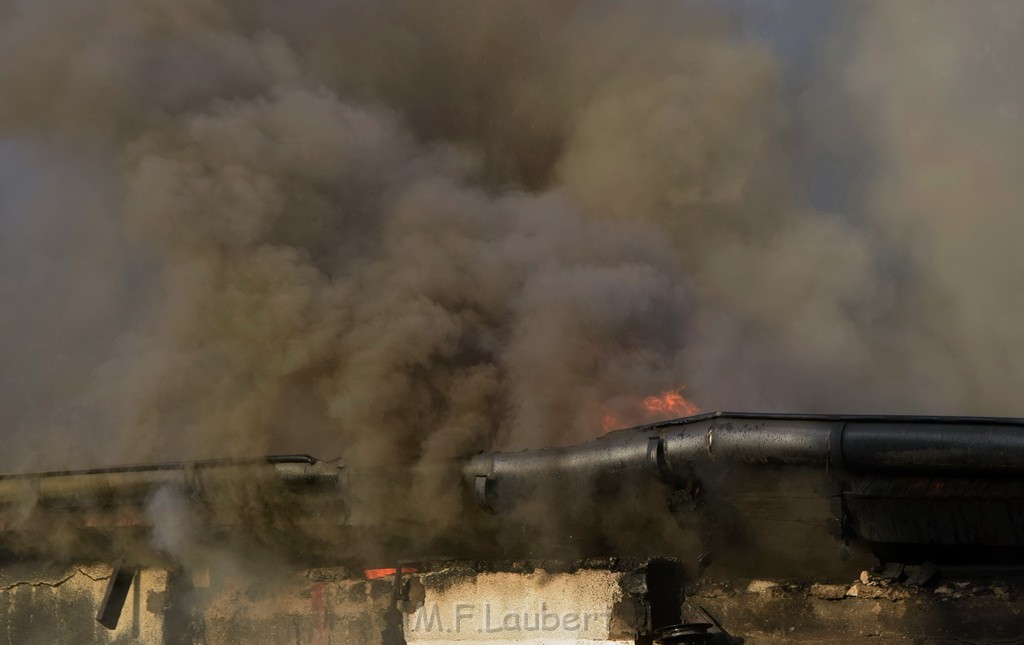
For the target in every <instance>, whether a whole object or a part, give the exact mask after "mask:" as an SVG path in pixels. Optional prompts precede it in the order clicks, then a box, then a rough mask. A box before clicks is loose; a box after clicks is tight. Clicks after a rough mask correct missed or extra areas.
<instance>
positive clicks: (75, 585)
mask: <svg viewBox="0 0 1024 645" xmlns="http://www.w3.org/2000/svg"><path fill="white" fill-rule="evenodd" d="M112 574H113V568H112V567H110V566H109V565H98V564H97V565H84V564H83V565H51V564H44V563H33V562H19V563H10V564H6V565H3V566H0V612H2V614H3V624H2V626H0V644H2V643H18V644H19V645H20V644H25V643H27V644H29V645H32V644H36V643H39V644H42V643H68V644H72V643H73V644H76V645H77V644H80V643H96V644H101V643H102V644H106V643H196V642H202V643H207V644H210V645H214V644H219V643H225V644H226V643H244V642H260V643H266V644H275V645H276V644H281V645H285V644H287V645H293V644H309V643H319V644H326V643H335V644H337V643H342V644H349V643H360V644H366V645H377V644H380V643H384V644H385V645H391V643H406V644H407V645H455V644H463V643H478V644H480V645H507V644H511V643H521V644H527V645H541V644H542V643H543V644H546V645H560V644H563V643H572V644H574V645H598V644H605V645H608V644H611V645H632V644H633V643H650V642H651V639H650V637H649V636H648V637H646V639H645V637H641V636H639V635H640V634H641V633H642V632H644V631H645V630H648V629H649V627H650V621H651V617H652V615H653V612H654V611H655V605H654V604H652V602H651V600H652V598H655V597H657V596H659V595H663V594H664V589H662V588H660V587H658V586H656V585H654V584H652V580H653V578H652V577H651V576H650V575H649V574H650V571H649V570H648V569H645V568H644V567H643V566H640V567H632V568H631V567H622V566H619V567H616V566H604V567H601V566H596V565H595V566H571V567H563V568H559V567H558V566H557V565H556V566H546V565H542V564H537V565H529V566H526V565H520V566H512V567H507V568H504V569H501V568H498V569H495V568H486V569H481V568H480V567H479V566H475V565H473V564H472V563H457V564H452V563H438V564H435V565H426V566H424V565H422V564H421V565H419V566H418V570H417V571H415V572H412V571H410V572H409V573H406V574H403V577H402V579H401V580H400V581H399V582H398V584H396V581H395V576H393V575H392V576H387V577H383V578H380V579H373V580H367V579H366V578H365V577H364V575H363V572H357V573H354V572H351V571H347V570H345V569H342V568H336V567H328V568H319V569H306V570H301V571H291V572H285V573H283V574H282V573H279V572H274V573H271V572H244V571H199V572H192V573H189V574H183V573H180V572H167V571H164V570H161V569H142V570H140V571H138V572H137V573H136V574H135V576H134V578H133V579H132V584H131V588H130V589H129V591H128V594H127V597H126V600H125V603H124V608H123V612H122V613H121V615H120V620H119V621H118V623H117V626H116V628H115V629H113V630H107V629H105V628H104V627H102V626H100V625H99V624H98V623H97V622H96V613H97V607H98V606H99V605H100V603H101V601H102V599H103V595H104V592H105V589H106V588H107V585H108V583H109V580H110V577H111V575H112ZM680 591H682V593H683V594H685V601H686V602H687V603H689V605H692V606H694V607H699V608H701V609H702V610H703V611H705V612H706V613H707V614H708V615H710V616H713V617H714V619H716V620H717V621H718V623H719V624H720V625H721V627H722V628H724V629H725V630H726V631H727V632H728V634H729V635H731V636H732V637H735V638H736V639H742V642H744V643H747V644H748V645H749V644H767V645H775V644H782V643H805V644H808V645H817V644H821V645H824V644H826V643H827V644H832V643H859V642H863V643H871V644H872V645H875V644H879V645H888V644H889V643H902V644H905V643H930V644H931V643H951V644H952V643H957V644H962V643H979V644H981V643H992V644H995V643H1003V644H1005V643H1020V642H1024V583H1022V582H1021V581H1019V580H991V579H981V578H952V577H948V578H942V577H939V576H935V577H933V578H931V579H929V580H928V581H927V586H915V585H913V584H908V579H907V578H906V577H905V576H902V577H901V579H899V581H897V580H895V579H887V578H885V577H883V576H880V575H876V574H868V573H864V574H862V576H861V578H860V579H857V580H851V581H848V582H833V581H814V580H803V581H794V580H778V579H762V580H737V579H731V580H729V581H711V580H699V581H690V582H688V583H686V584H685V585H683V586H682V588H681V589H680ZM392 637H394V638H395V640H391V641H389V640H387V639H388V638H392ZM716 642H717V641H716ZM733 642H740V641H739V640H734V641H733Z"/></svg>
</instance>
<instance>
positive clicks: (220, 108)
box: [0, 0, 1024, 515]
mask: <svg viewBox="0 0 1024 645" xmlns="http://www.w3.org/2000/svg"><path fill="white" fill-rule="evenodd" d="M1021 13H1022V12H1021V10H1020V9H1018V8H1017V5H1016V4H1013V3H1010V2H1006V3H997V2H992V3H971V4H970V5H967V4H955V3H931V2H929V3H900V4H899V5H898V6H896V4H895V3H877V4H871V5H864V6H860V7H857V8H856V10H850V11H849V15H848V16H847V18H848V19H849V24H850V25H852V26H851V27H850V30H849V31H848V32H847V33H845V34H844V40H843V41H842V42H843V44H842V46H841V47H838V49H839V50H841V51H833V52H832V56H833V57H834V58H835V60H833V59H828V60H827V61H826V62H824V63H823V64H822V71H821V77H822V79H827V80H828V82H829V83H831V87H833V88H834V87H836V86H837V85H841V86H842V90H841V91H839V90H833V91H835V92H839V94H841V96H842V97H843V98H844V99H845V100H848V101H849V102H850V103H851V104H852V105H854V106H855V107H853V108H848V109H846V110H844V111H841V112H839V113H837V112H834V111H826V110H823V109H818V110H816V107H820V106H822V105H825V106H827V105H828V104H829V101H827V100H821V97H819V96H816V94H815V91H808V92H807V96H805V97H802V102H801V103H800V104H801V105H802V106H805V108H806V109H805V110H804V112H800V111H794V109H792V108H793V102H792V101H791V100H790V98H789V97H788V96H787V95H786V93H785V92H784V90H783V87H782V84H781V83H780V74H781V72H780V69H779V64H778V63H777V61H776V59H775V57H774V56H773V54H772V53H771V51H770V50H769V49H767V48H766V47H764V46H760V45H758V44H756V43H754V42H752V41H751V40H750V39H748V38H744V37H743V36H742V35H741V34H740V33H739V31H738V28H737V25H735V24H734V21H732V20H730V19H728V18H724V17H722V16H721V15H719V14H718V13H717V12H715V11H713V10H712V9H711V8H709V6H708V3H643V5H642V6H636V5H635V4H625V3H597V4H594V3H585V4H584V3H577V2H569V1H561V2H549V1H546V2H539V1H538V2H519V3H514V4H507V3H502V4H498V3H479V2H469V1H468V0H466V1H461V0H460V1H456V2H448V3H443V4H436V3H429V4H427V3H413V2H397V1H390V0H385V1H378V2H372V3H368V2H321V1H318V0H309V1H302V2H293V3H281V2H269V1H262V0H255V1H253V0H246V1H245V2H241V1H239V2H232V1H227V0H222V1H215V0H188V1H185V2H174V3H169V2H161V1H157V0H151V1H146V2H134V3H126V2H110V1H107V0H104V1H98V0H76V1H75V2H65V1H62V0H43V1H37V2H28V3H14V4H12V3H8V4H7V6H6V7H5V8H4V9H3V10H2V12H0V16H2V19H0V96H2V97H3V100H2V101H0V136H2V137H5V138H7V139H8V140H11V141H15V142H17V145H18V146H19V148H18V150H19V151H20V152H18V154H19V155H20V158H22V159H24V160H26V161H30V160H34V161H35V162H36V163H37V164H38V165H40V166H42V167H45V168H47V171H46V172H44V173H40V176H39V178H38V181H39V183H40V187H39V188H38V190H37V191H35V193H34V194H36V195H37V196H36V197H34V198H33V199H28V200H22V202H23V203H22V202H19V203H18V204H17V211H18V214H19V216H18V217H17V218H8V219H9V220H10V221H6V220H5V221H4V222H3V225H4V226H5V227H6V228H7V229H8V230H9V231H10V232H5V237H6V239H5V241H4V242H3V246H2V249H3V251H4V256H3V257H2V258H0V267H2V271H3V284H2V291H0V294H2V295H3V297H4V298H5V299H7V301H8V302H9V303H11V305H10V307H5V312H4V314H5V315H4V316H3V317H2V318H0V332H2V334H3V336H2V338H0V343H2V345H0V347H2V348H3V351H4V352H5V354H4V362H5V364H4V367H3V368H2V371H0V376H2V377H3V381H2V383H3V384H4V387H5V392H4V398H3V399H2V400H0V412H2V413H3V414H4V415H5V417H6V419H7V420H6V422H5V437H7V438H9V439H10V442H11V446H12V447H13V448H12V450H11V451H10V452H8V454H7V455H6V459H7V460H8V461H7V463H8V467H23V466H36V467H38V466H45V467H55V466H67V465H76V466H82V465H92V464H96V463H101V462H105V463H110V462H123V461H146V460H165V459H172V458H194V457H202V456H236V455H254V454H263V453H266V452H275V451H277V452H279V451H302V452H313V453H317V454H318V455H320V456H325V457H333V456H336V455H340V456H342V457H344V458H345V460H346V461H347V462H349V463H351V464H354V465H357V466H358V467H360V468H366V469H379V471H380V472H385V469H386V468H388V467H390V466H398V465H408V464H420V471H421V474H423V477H422V479H423V481H422V482H419V484H418V485H417V486H414V487H412V490H414V491H416V494H415V495H414V496H413V497H414V500H413V502H414V503H415V504H419V503H422V502H424V501H429V502H430V503H431V504H437V505H439V506H441V508H442V515H443V514H444V512H443V509H454V508H456V507H457V506H458V499H457V496H458V494H459V493H458V489H457V487H454V486H447V485H446V483H447V482H448V481H449V480H448V479H446V478H447V477H451V476H452V475H451V473H448V474H446V475H444V476H442V477H440V478H439V477H438V476H437V475H436V473H437V472H438V471H437V470H436V469H435V468H434V466H433V464H435V463H437V462H442V461H444V460H445V459H447V458H451V457H456V456H461V455H465V454H469V453H472V452H474V451H477V450H481V449H512V448H520V447H526V446H532V447H536V446H541V445H550V444H566V443H572V442H576V441H580V440H584V439H587V438H590V437H593V436H595V435H596V434H598V433H600V431H601V419H602V415H603V413H604V412H605V411H609V410H611V411H614V412H615V413H616V415H619V416H625V417H628V414H629V412H630V410H631V406H636V404H637V402H638V401H640V400H641V399H642V398H643V397H644V396H646V395H649V394H652V393H657V392H661V391H664V390H667V389H672V388H677V387H680V386H682V385H684V384H685V385H686V386H687V394H688V395H689V396H691V397H692V398H694V399H695V400H696V401H697V402H698V403H699V404H701V405H702V406H703V407H704V408H706V409H715V408H719V409H721V408H732V409H761V410H768V411H771V410H790V411H865V412H870V411H888V412H959V413H999V414H1019V413H1020V408H1019V406H1018V405H1017V404H1016V399H1015V398H1014V394H1015V392H1016V391H1018V390H1019V389H1020V386H1021V385H1024V367H1021V365H1024V362H1022V361H1020V360H1017V359H1018V358H1019V356H1020V355H1021V353H1022V350H1024V337H1022V332H1021V331H1020V330H1019V325H1017V324H1016V320H1017V319H1018V318H1019V317H1020V316H1019V315H1018V314H1020V313H1024V312H1021V311H1020V309H1021V306H1022V305H1021V302H1024V301H1022V300H1020V299H1019V298H1017V293H1016V291H1017V283H1018V282H1019V279H1018V276H1019V275H1020V269H1021V268H1022V267H1019V266H1018V265H1019V264H1020V263H1021V262H1022V260H1020V257H1021V256H1020V254H1018V253H1015V248H1014V245H1015V244H1016V240H1017V239H1018V237H1019V235H1015V233H1017V232H1018V229H1019V228H1020V226H1021V224H1020V221H1021V220H1020V217H1019V215H1017V214H1016V209H1019V195H1020V189H1019V188H1017V187H1016V186H1015V185H1014V184H1015V182H1014V179H1015V178H1016V177H1017V176H1019V174H1020V173H1019V170H1021V162H1022V158H1021V150H1020V146H1019V144H1018V141H1017V139H1016V138H1014V137H1013V136H1012V135H1013V134H1014V133H1017V132H1019V126H1020V119H1021V116H1020V110H1019V107H1018V105H1019V103H1020V100H1019V99H1020V98H1021V94H1020V90H1021V85H1020V82H1019V80H1018V77H1019V74H1014V70H1013V69H1012V68H1011V65H1012V64H1013V61H1015V60H1018V59H1019V57H1018V56H1016V55H1015V54H1016V53H1017V50H1018V49H1019V47H1018V43H1019V42H1020V40H1019V38H1017V36H1019V28H1020V25H1021V22H1022V15H1021ZM837 79H838V80H837ZM823 82H824V81H823ZM993 88H998V89H993ZM826 94H827V92H826ZM833 101H834V97H833ZM794 115H796V116H794ZM851 115H853V116H851ZM797 118H799V119H804V120H806V121H809V122H811V123H813V124H815V127H817V128H818V129H817V130H816V132H818V133H820V135H821V136H823V137H825V136H833V137H835V140H836V141H843V140H844V136H843V135H839V134H837V133H840V132H842V133H844V134H845V136H846V137H849V136H850V135H849V133H850V132H854V131H855V132H859V133H863V134H864V136H865V137H866V138H867V139H868V140H869V141H871V142H872V150H873V154H874V157H873V158H872V160H871V164H870V166H867V167H866V170H865V175H866V177H865V178H864V180H863V182H862V184H863V186H861V185H860V184H858V189H863V192H862V194H860V196H859V198H858V199H857V200H854V201H856V202H857V209H855V210H856V212H851V213H847V214H831V213H821V212H816V211H814V210H813V209H812V208H811V207H810V206H809V205H808V203H807V200H806V199H804V198H803V197H802V191H801V190H799V189H798V186H799V177H797V176H794V172H793V168H794V167H796V164H795V163H794V158H795V157H794V154H795V152H794V150H793V146H794V140H795V139H794V136H793V132H794V129H795V128H797V127H802V126H801V124H799V123H796V122H794V120H795V119H797ZM836 121H839V122H836ZM8 208H9V209H13V208H14V207H13V206H10V205H9V206H8ZM55 260H59V261H55ZM441 472H445V473H447V471H444V470H442V471H441ZM403 490H405V489H404V488H403ZM386 492H387V489H386V488H384V487H379V486H376V485H375V486H370V487H368V490H367V491H364V494H365V495H366V496H367V497H368V499H369V500H370V501H372V500H373V499H374V498H377V497H378V496H382V495H385V494H386Z"/></svg>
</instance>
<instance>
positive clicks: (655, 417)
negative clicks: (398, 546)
mask: <svg viewBox="0 0 1024 645" xmlns="http://www.w3.org/2000/svg"><path fill="white" fill-rule="evenodd" d="M685 389H686V386H683V387H679V388H676V389H674V390H666V391H664V392H662V393H661V394H658V395H657V396H648V397H645V398H644V399H643V400H641V401H639V402H634V403H632V404H630V405H627V406H625V407H623V406H616V408H615V412H612V411H610V410H604V411H603V413H602V416H601V428H602V429H603V430H604V431H605V432H610V431H612V430H615V429H617V428H624V427H627V426H630V425H636V424H638V423H650V422H652V421H660V420H662V419H669V418H675V417H688V416H691V415H694V414H700V408H699V407H697V405H696V404H695V403H693V401H690V400H689V399H687V398H686V397H685V396H683V390H685Z"/></svg>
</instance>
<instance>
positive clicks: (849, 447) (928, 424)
mask: <svg viewBox="0 0 1024 645" xmlns="http://www.w3.org/2000/svg"><path fill="white" fill-rule="evenodd" d="M714 464H723V465H724V464H742V465H750V466H773V465H775V466H804V467H821V468H823V469H825V468H828V469H833V470H841V471H846V472H852V473H860V474H888V475H907V474H935V475H941V476H946V477H951V476H975V475H982V476H987V477H1014V476H1021V475H1024V419H1011V418H999V417H936V416H882V415H878V416H875V415H781V414H774V415H773V414H750V413H736V412H713V413H708V414H701V415H697V416H692V417H687V418H682V419H675V420H672V421H666V422H659V423H655V424H650V425H645V426H638V427H635V428H629V429H625V430H619V431H615V432H612V433H609V434H607V435H605V436H603V437H601V438H599V439H596V440H594V441H590V442H587V443H584V444H581V445H578V446H571V447H565V448H549V449H541V450H529V451H522V452H514V453H503V452H492V453H482V454H478V455H476V456H474V457H472V458H471V459H470V460H469V461H468V462H467V464H466V465H465V467H464V469H463V475H464V478H465V480H466V482H467V484H468V485H469V486H471V487H472V489H473V490H474V491H475V493H476V497H477V501H478V503H479V504H480V505H481V506H483V507H484V508H488V509H492V510H493V509H494V508H495V499H496V498H498V497H500V498H504V499H506V500H507V499H509V498H514V497H519V496H520V495H529V494H531V493H532V492H534V491H536V488H537V486H538V485H571V484H573V483H579V482H584V481H592V480H594V479H595V478H599V477H603V478H608V477H613V478H614V477H620V478H624V479H637V478H640V479H658V480H662V481H666V482H672V481H685V480H687V479H690V478H691V475H692V468H693V467H695V466H703V465H714Z"/></svg>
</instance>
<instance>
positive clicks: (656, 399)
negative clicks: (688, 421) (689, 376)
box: [643, 388, 700, 417]
mask: <svg viewBox="0 0 1024 645" xmlns="http://www.w3.org/2000/svg"><path fill="white" fill-rule="evenodd" d="M684 389H686V388H679V389H678V390H669V391H667V392H663V393H662V394H661V395H660V396H649V397H647V398H646V399H644V403H643V405H644V409H645V410H647V411H648V412H650V413H652V414H661V415H665V414H670V415H675V416H677V417H688V416H690V415H693V414H698V413H699V412H700V408H698V407H697V406H696V405H694V404H693V402H692V401H690V400H688V399H687V398H686V397H685V396H683V394H682V392H681V391H680V390H684Z"/></svg>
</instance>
